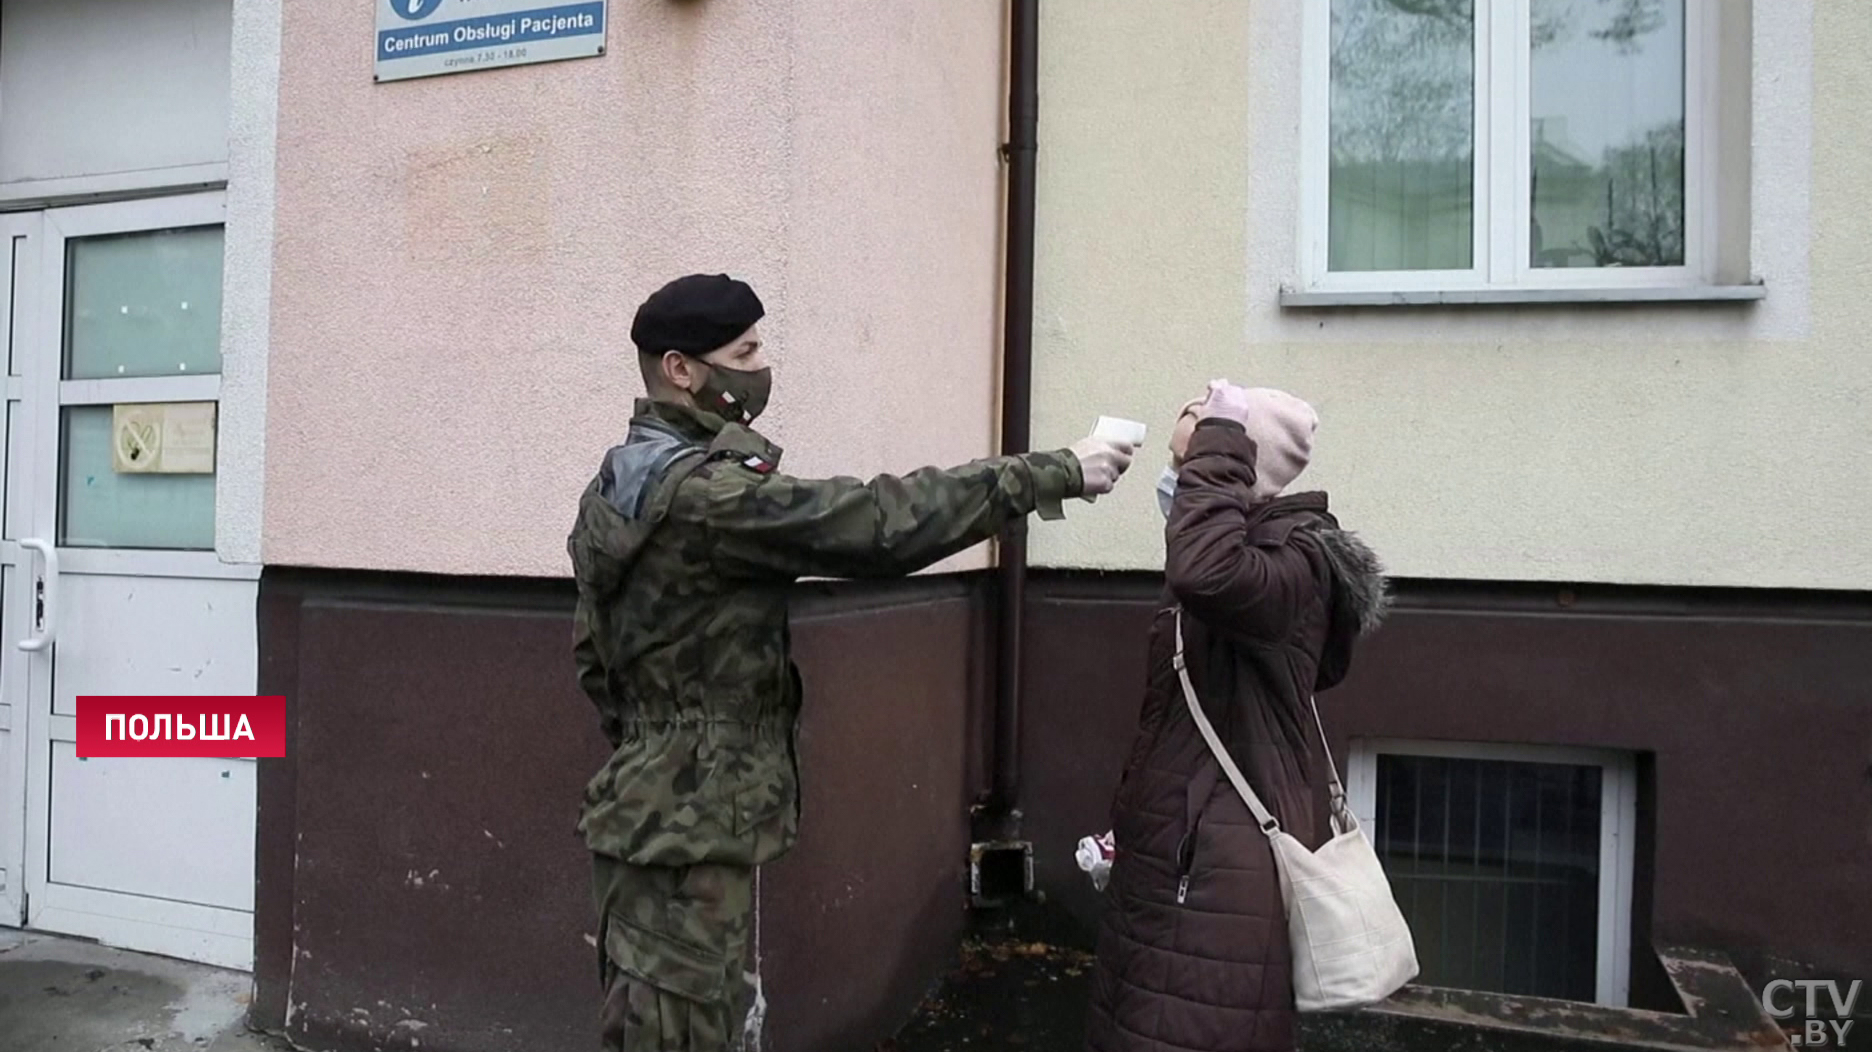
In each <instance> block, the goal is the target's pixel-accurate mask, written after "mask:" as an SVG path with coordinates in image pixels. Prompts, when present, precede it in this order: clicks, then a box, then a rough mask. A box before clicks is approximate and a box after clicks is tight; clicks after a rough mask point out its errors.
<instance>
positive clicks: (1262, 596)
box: [1164, 419, 1314, 640]
mask: <svg viewBox="0 0 1872 1052" xmlns="http://www.w3.org/2000/svg"><path fill="white" fill-rule="evenodd" d="M1254 483H1255V444H1254V440H1253V439H1251V438H1249V437H1248V434H1247V432H1246V431H1244V430H1243V429H1242V427H1241V425H1240V424H1237V423H1234V422H1233V421H1226V420H1216V419H1210V420H1205V421H1204V422H1203V423H1201V424H1199V425H1197V428H1196V432H1195V434H1193V435H1192V436H1191V437H1190V444H1189V452H1188V454H1187V456H1186V457H1185V459H1184V462H1183V469H1182V471H1181V472H1180V473H1179V474H1178V479H1177V494H1176V500H1175V502H1174V503H1173V504H1172V506H1171V509H1170V522H1169V525H1168V526H1167V527H1166V531H1165V549H1166V550H1165V557H1164V576H1165V578H1166V580H1167V582H1168V584H1169V586H1170V590H1171V592H1172V593H1174V594H1175V595H1176V598H1177V601H1178V602H1180V603H1182V604H1183V607H1184V608H1185V609H1186V610H1188V611H1189V612H1190V613H1191V614H1193V615H1194V616H1196V617H1198V618H1200V619H1202V621H1203V622H1204V623H1205V624H1206V625H1208V626H1209V627H1210V628H1211V629H1212V630H1214V631H1217V632H1223V633H1227V634H1230V635H1235V636H1238V637H1245V638H1251V639H1262V640H1279V639H1285V638H1286V637H1287V636H1288V634H1289V633H1290V632H1291V631H1292V629H1293V626H1294V623H1295V621H1296V619H1297V618H1298V617H1299V616H1300V614H1301V612H1302V611H1303V610H1304V609H1305V605H1306V603H1307V602H1308V601H1309V600H1310V598H1311V596H1312V594H1313V591H1314V582H1313V570H1312V567H1311V565H1310V564H1309V563H1308V561H1307V558H1306V555H1305V553H1304V552H1302V551H1300V550H1299V549H1298V548H1296V547H1294V546H1292V545H1289V544H1286V543H1284V538H1283V539H1282V540H1281V541H1266V542H1262V543H1257V542H1256V540H1255V538H1254V537H1253V536H1252V535H1251V533H1250V531H1249V494H1250V492H1251V491H1252V490H1253V489H1254Z"/></svg>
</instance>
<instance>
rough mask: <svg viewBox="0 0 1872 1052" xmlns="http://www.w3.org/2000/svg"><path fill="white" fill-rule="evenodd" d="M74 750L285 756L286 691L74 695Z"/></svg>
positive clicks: (95, 753)
mask: <svg viewBox="0 0 1872 1052" xmlns="http://www.w3.org/2000/svg"><path fill="white" fill-rule="evenodd" d="M78 755H79V756H81V757H86V758H89V757H93V756H206V757H214V758H220V759H229V758H233V759H260V758H262V757H279V756H285V755H286V699H285V697H284V696H280V695H274V696H268V697H248V696H243V695H228V696H213V697H190V696H187V695H180V696H177V695H167V696H161V697H105V696H100V695H83V694H81V695H79V697H78Z"/></svg>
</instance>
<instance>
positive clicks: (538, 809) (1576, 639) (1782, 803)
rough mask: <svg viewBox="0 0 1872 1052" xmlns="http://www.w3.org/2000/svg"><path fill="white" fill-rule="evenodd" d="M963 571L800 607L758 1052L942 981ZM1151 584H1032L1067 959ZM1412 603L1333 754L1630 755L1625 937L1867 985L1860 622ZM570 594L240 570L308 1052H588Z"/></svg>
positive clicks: (275, 862)
mask: <svg viewBox="0 0 1872 1052" xmlns="http://www.w3.org/2000/svg"><path fill="white" fill-rule="evenodd" d="M987 583H988V582H987V581H986V579H984V578H971V579H946V580H923V581H914V582H905V583H901V584H897V585H893V586H888V587H876V586H865V587H858V586H837V587H834V586H813V587H810V588H806V589H803V590H802V593H801V598H800V600H799V602H798V603H797V604H796V606H795V625H796V630H795V635H794V638H795V644H796V647H797V651H798V655H797V656H798V658H799V661H800V664H801V667H802V669H803V671H804V673H805V676H806V681H807V688H808V691H809V699H808V702H807V708H806V714H805V719H804V727H803V735H802V742H803V746H804V750H805V755H804V757H803V760H804V769H805V777H806V794H807V805H806V807H807V820H806V827H805V830H804V833H803V839H802V842H801V844H800V846H799V848H798V850H797V851H796V852H795V853H794V854H793V855H791V856H789V857H788V858H786V859H784V860H782V861H781V862H780V863H777V864H776V865H774V866H772V867H769V869H768V871H767V872H766V873H764V874H763V878H762V887H761V931H762V939H761V947H760V949H761V953H762V961H763V967H762V971H763V975H764V977H765V980H766V983H767V993H768V999H769V1002H770V1010H769V1016H768V1034H769V1037H770V1047H771V1048H773V1049H776V1050H778V1052H792V1050H796V1049H797V1050H804V1049H812V1050H832V1052H838V1050H843V1049H852V1050H860V1052H864V1050H869V1049H870V1048H871V1047H872V1045H873V1043H874V1042H875V1041H876V1040H877V1039H878V1038H880V1037H882V1036H884V1035H886V1034H888V1033H889V1032H890V1031H891V1030H892V1029H893V1028H894V1027H896V1026H897V1025H898V1024H899V1023H901V1022H902V1021H903V1020H904V1019H906V1018H908V1015H909V1012H910V1009H911V1007H912V1006H913V1004H914V1003H915V1001H916V1000H917V998H918V996H919V995H920V994H921V993H922V992H923V990H924V989H926V987H927V985H928V984H929V982H930V981H931V980H933V979H934V978H935V977H936V976H937V975H938V974H939V973H940V972H941V971H942V969H943V967H944V965H945V964H946V963H947V962H948V961H949V960H950V959H951V957H952V954H953V952H954V950H955V947H956V944H957V940H958V937H959V936H960V934H961V930H962V927H963V925H964V922H965V915H964V911H963V906H964V901H965V896H964V894H963V885H964V877H965V872H964V871H965V864H966V857H967V848H968V842H969V829H968V822H969V815H968V808H969V805H970V804H971V803H972V802H974V800H975V798H976V793H977V790H979V789H980V788H981V787H982V785H983V781H984V772H985V770H986V767H985V764H984V760H985V759H987V757H986V756H985V755H984V750H983V749H982V748H981V746H982V743H983V742H984V741H985V740H986V730H987V727H988V725H989V724H988V714H987V712H986V711H985V700H984V699H985V697H986V692H985V686H986V684H987V683H988V682H989V678H988V677H989V675H990V674H991V672H992V670H990V669H987V668H985V667H984V666H983V663H982V661H981V659H980V657H979V655H982V654H984V653H986V650H985V647H984V644H985V643H986V634H985V633H986V631H987V629H988V627H989V621H990V617H989V605H988V603H987V602H986V598H985V591H986V587H987ZM1158 589H1159V584H1158V582H1157V581H1155V580H1153V579H1152V578H1150V577H1148V576H1145V575H1137V576H1103V577H1097V578H1089V577H1077V576H1070V575H1040V576H1038V577H1036V579H1035V581H1034V583H1033V585H1032V587H1031V589H1030V592H1029V595H1030V599H1031V602H1030V604H1029V607H1028V616H1029V621H1028V626H1027V641H1028V642H1027V645H1028V648H1029V649H1028V652H1027V665H1026V668H1025V670H1024V675H1025V688H1026V691H1025V700H1024V705H1023V734H1024V736H1025V739H1024V745H1023V797H1022V800H1021V806H1022V809H1023V811H1024V812H1025V821H1024V830H1025V834H1026V835H1027V836H1028V837H1029V838H1030V839H1032V840H1033V842H1034V844H1035V849H1036V866H1037V871H1038V880H1039V884H1040V888H1041V890H1042V891H1044V892H1045V893H1046V895H1047V899H1048V904H1049V905H1048V907H1047V909H1046V910H1044V911H1043V914H1042V915H1043V916H1045V917H1047V918H1049V919H1050V920H1051V921H1052V922H1053V923H1054V924H1056V925H1057V927H1058V930H1056V931H1053V932H1046V933H1044V934H1048V935H1052V936H1053V937H1055V938H1062V937H1063V938H1065V939H1067V940H1070V941H1076V942H1080V943H1081V944H1089V943H1090V941H1091V932H1092V930H1093V925H1094V924H1095V922H1096V919H1097V914H1098V909H1099V902H1098V899H1097V896H1095V895H1094V894H1093V892H1092V890H1091V886H1090V882H1089V881H1087V880H1086V878H1085V877H1084V875H1083V874H1081V873H1080V872H1079V871H1078V869H1077V868H1076V867H1075V866H1074V864H1073V848H1074V845H1075V844H1076V842H1077V840H1078V838H1079V837H1080V836H1083V835H1085V834H1087V833H1093V832H1099V831H1103V830H1104V829H1106V828H1108V825H1109V816H1108V807H1109V802H1110V799H1111V792H1112V788H1113V783H1114V780H1115V778H1116V776H1117V773H1118V770H1119V767H1120V765H1121V764H1122V762H1123V758H1124V755H1125V753H1126V750H1127V749H1128V747H1129V744H1130V740H1131V735H1132V732H1133V729H1134V723H1135V720H1136V715H1137V706H1138V699H1139V690H1140V688H1141V685H1142V683H1143V682H1144V667H1143V657H1144V632H1145V629H1146V627H1147V625H1148V623H1149V620H1150V616H1151V613H1152V610H1153V608H1154V605H1155V603H1156V602H1157V595H1158ZM1399 589H1400V602H1399V605H1398V609H1397V611H1396V613H1395V614H1394V615H1393V618H1392V621H1391V623H1390V624H1389V625H1388V626H1387V627H1386V628H1385V630H1384V631H1383V632H1382V633H1381V634H1380V635H1379V636H1378V637H1376V638H1375V639H1374V640H1372V641H1371V642H1370V643H1369V645H1368V646H1367V647H1366V648H1365V650H1364V652H1363V653H1362V654H1361V655H1360V657H1359V659H1358V661H1357V663H1356V667H1355V669H1354V672H1353V675H1352V678H1351V680H1350V681H1349V682H1348V683H1347V684H1346V685H1345V686H1344V687H1343V688H1341V689H1339V690H1336V691H1333V692H1331V693H1330V694H1328V695H1326V696H1325V697H1324V698H1322V709H1323V711H1324V713H1325V715H1326V719H1327V721H1328V727H1329V729H1330V730H1331V731H1332V732H1333V734H1334V742H1333V747H1334V751H1335V753H1336V754H1338V755H1339V756H1341V757H1342V758H1343V757H1344V755H1345V751H1346V748H1347V743H1348V741H1349V739H1351V738H1353V737H1355V736H1373V737H1397V738H1420V739H1421V738H1430V739H1457V740H1468V741H1482V742H1510V743H1540V744H1565V745H1583V746H1596V747H1605V748H1617V749H1625V750H1631V751H1633V752H1636V753H1638V754H1640V756H1641V757H1642V759H1643V764H1642V766H1641V780H1642V782H1643V785H1642V787H1641V790H1642V796H1643V799H1642V801H1641V810H1640V826H1641V829H1640V851H1639V871H1638V874H1637V878H1638V879H1637V884H1638V886H1637V888H1636V890H1635V893H1634V903H1635V906H1634V913H1635V917H1636V924H1635V927H1636V928H1637V931H1636V932H1635V933H1634V942H1635V943H1636V944H1637V945H1639V946H1644V945H1648V944H1649V943H1650V942H1651V941H1653V940H1654V939H1655V940H1666V941H1673V942H1682V943H1689V944H1695V945H1702V946H1708V947H1711V948H1714V949H1720V950H1722V951H1724V952H1726V953H1728V954H1729V955H1730V956H1731V957H1733V958H1734V959H1735V960H1736V961H1737V963H1738V964H1740V965H1741V966H1742V967H1743V971H1744V972H1745V973H1747V974H1749V975H1750V977H1751V979H1752V980H1756V981H1759V976H1760V975H1761V974H1763V973H1764V972H1765V971H1785V970H1787V969H1788V968H1790V967H1799V966H1805V967H1807V968H1809V969H1811V970H1812V972H1813V973H1814V974H1817V975H1821V976H1837V977H1841V978H1848V979H1850V978H1856V977H1860V976H1867V975H1872V899H1868V898H1867V897H1866V896H1865V894H1864V891H1865V889H1866V888H1867V887H1872V777H1869V775H1872V686H1869V685H1872V602H1868V601H1867V600H1866V599H1865V598H1864V597H1850V596H1848V597H1833V598H1822V597H1814V596H1795V595H1760V594H1742V593H1723V594H1714V593H1685V594H1677V593H1663V592H1657V591H1637V590H1632V591H1625V590H1611V589H1607V590H1582V591H1581V592H1580V593H1579V594H1578V595H1571V594H1566V593H1560V592H1558V591H1554V590H1545V589H1530V588H1507V587H1495V586H1489V587H1481V586H1476V587H1466V586H1458V585H1430V584H1424V583H1414V582H1402V583H1400V586H1399ZM571 601H572V597H571V592H570V588H569V586H568V585H565V584H563V583H559V582H516V581H492V580H477V581H471V580H461V579H429V578H422V579H418V578H410V577H378V576H365V575H357V574H336V573H320V572H310V571H292V572H281V571H271V570H270V571H268V573H267V574H266V576H265V577H264V578H263V579H262V585H261V611H260V633H261V635H260V640H261V689H262V690H263V691H264V692H267V693H279V694H284V695H286V696H287V698H288V701H289V713H290V726H289V741H288V756H287V758H286V759H284V760H277V761H274V760H269V761H263V762H262V767H261V785H260V833H259V843H258V849H259V855H258V865H259V888H258V914H257V926H256V936H257V955H256V956H257V960H256V993H257V998H256V1003H255V1006H254V1009H253V1018H254V1021H255V1022H256V1024H258V1025H261V1026H263V1027H267V1028H272V1029H279V1028H282V1027H283V1028H284V1029H286V1030H287V1031H288V1032H289V1033H290V1034H291V1035H292V1036H293V1037H294V1038H295V1039H297V1040H298V1041H300V1042H301V1043H302V1044H304V1045H306V1046H308V1047H311V1048H316V1049H338V1048H343V1049H361V1048H386V1049H387V1048H413V1047H416V1042H417V1041H420V1042H421V1045H420V1047H421V1048H422V1049H424V1050H425V1052H455V1050H462V1052H507V1050H519V1049H527V1050H544V1052H558V1050H567V1052H570V1050H584V1049H589V1048H592V1047H594V1039H595V1034H594V1028H593V1025H592V1024H593V1020H594V1015H595V1007H596V1004H595V998H596V993H597V991H596V950H595V949H594V948H593V947H592V945H591V944H590V943H589V942H588V941H587V939H588V938H589V936H590V934H591V932H592V929H593V925H592V919H591V916H590V911H591V907H590V893H589V890H588V883H589V874H588V865H587V859H586V855H585V852H584V849H583V845H582V843H581V841H580V840H579V838H578V837H577V835H576V834H575V832H574V830H573V825H574V822H575V820H576V814H577V801H578V800H579V799H580V796H581V791H582V787H583V784H584V782H585V780H586V778H587V777H589V775H590V774H591V773H592V772H593V771H595V770H596V769H597V768H598V766H599V765H600V763H601V762H602V760H603V758H604V753H605V749H604V744H603V742H602V740H601V739H600V737H599V734H598V731H597V727H596V720H595V718H594V716H593V714H592V712H591V711H590V706H589V703H588V702H586V701H585V699H584V698H583V697H582V696H580V695H579V693H578V691H577V688H576V687H575V686H574V684H573V682H572V677H571V668H570V660H569V658H570V655H569V641H570V626H569V613H570V609H571ZM1022 912H1023V915H1025V913H1026V911H1022ZM1644 956H1645V957H1648V955H1644ZM1634 981H1635V983H1636V985H1637V987H1638V989H1637V990H1636V991H1635V999H1636V1001H1637V1002H1638V1003H1639V1004H1640V1005H1646V1004H1650V1003H1652V1002H1655V1001H1660V1000H1664V999H1668V996H1669V985H1670V981H1669V979H1668V977H1667V976H1665V975H1664V974H1663V972H1662V970H1661V969H1659V968H1658V967H1657V965H1656V962H1655V960H1648V961H1647V960H1641V961H1640V962H1639V968H1638V970H1637V971H1636V972H1635V978H1634Z"/></svg>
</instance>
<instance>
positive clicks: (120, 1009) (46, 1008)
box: [0, 929, 291, 1052]
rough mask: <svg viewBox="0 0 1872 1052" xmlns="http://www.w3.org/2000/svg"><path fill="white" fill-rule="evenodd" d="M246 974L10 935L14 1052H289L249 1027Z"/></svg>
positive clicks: (7, 980)
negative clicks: (247, 1020) (245, 1021)
mask: <svg viewBox="0 0 1872 1052" xmlns="http://www.w3.org/2000/svg"><path fill="white" fill-rule="evenodd" d="M250 989H251V979H250V977H249V976H247V975H246V974H244V973H240V972H229V971H223V970H221V969H218V968H208V967H205V966H202V965H196V964H187V963H184V962H181V961H173V960H169V959H167V958H162V957H149V956H145V955H143V954H136V953H129V952H126V951H123V950H113V949H110V948H108V947H104V946H99V945H97V944H95V943H89V942H80V941H76V940H70V939H61V938H55V937H52V936H46V935H38V934H33V933H25V932H19V931H15V930H12V929H0V1049H5V1050H6V1052H282V1050H289V1049H290V1048H291V1046H290V1045H288V1044H286V1043H285V1042H283V1041H280V1040H278V1039H276V1038H271V1037H267V1036H265V1035H261V1034H255V1033H252V1032H250V1031H248V1030H247V1029H246V1027H245V1025H244V1020H245V1018H246V1012H247V1001H248V998H249V990H250Z"/></svg>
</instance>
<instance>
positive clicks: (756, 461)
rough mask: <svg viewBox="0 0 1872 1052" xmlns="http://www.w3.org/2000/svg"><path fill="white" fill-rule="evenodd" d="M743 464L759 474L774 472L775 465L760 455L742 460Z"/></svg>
mask: <svg viewBox="0 0 1872 1052" xmlns="http://www.w3.org/2000/svg"><path fill="white" fill-rule="evenodd" d="M741 466H742V467H744V468H747V469H748V470H749V471H752V472H754V473H755V474H758V475H771V474H773V465H772V464H769V463H767V461H765V460H763V459H761V458H760V457H749V458H747V459H746V460H743V461H742V462H741Z"/></svg>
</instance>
